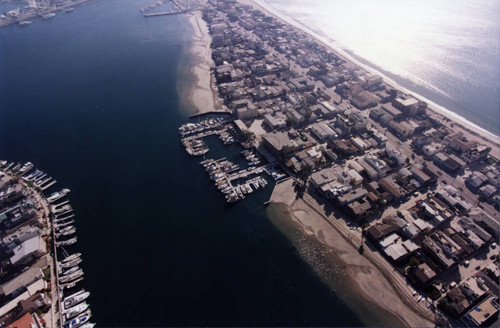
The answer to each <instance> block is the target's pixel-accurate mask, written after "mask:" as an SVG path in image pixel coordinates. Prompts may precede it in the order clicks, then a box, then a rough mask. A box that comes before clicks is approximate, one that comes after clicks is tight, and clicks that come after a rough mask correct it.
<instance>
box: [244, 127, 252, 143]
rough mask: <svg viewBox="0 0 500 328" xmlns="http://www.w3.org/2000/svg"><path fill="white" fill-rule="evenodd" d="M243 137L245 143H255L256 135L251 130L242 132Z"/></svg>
mask: <svg viewBox="0 0 500 328" xmlns="http://www.w3.org/2000/svg"><path fill="white" fill-rule="evenodd" d="M241 136H242V138H243V141H244V142H249V143H253V142H254V141H255V133H253V132H252V131H249V130H243V131H241Z"/></svg>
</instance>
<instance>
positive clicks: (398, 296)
mask: <svg viewBox="0 0 500 328" xmlns="http://www.w3.org/2000/svg"><path fill="white" fill-rule="evenodd" d="M292 182H293V180H291V179H290V180H288V181H286V182H284V183H280V184H278V185H277V186H276V190H275V192H274V194H273V197H272V203H271V205H270V207H269V209H268V215H269V217H270V219H271V221H272V222H273V223H274V224H275V225H276V226H277V228H278V229H280V231H282V232H283V233H284V234H285V235H286V236H287V237H288V238H289V239H290V240H291V241H292V242H293V243H294V245H295V247H297V250H298V251H299V253H300V254H301V255H302V256H303V258H304V259H305V260H306V261H307V262H308V263H309V264H310V265H311V267H312V268H313V270H314V271H315V272H316V273H317V274H318V276H319V277H321V278H322V280H323V281H324V282H325V283H326V284H327V285H328V286H329V287H331V288H332V290H333V291H335V292H336V293H337V294H338V295H339V296H340V297H341V298H342V299H343V300H344V301H345V302H346V304H347V305H348V306H349V307H350V308H351V309H352V310H353V311H354V312H356V313H357V314H358V315H359V317H360V319H361V320H362V321H363V322H365V323H366V325H368V326H380V325H382V326H402V325H403V326H410V327H431V326H434V325H433V323H432V321H431V320H432V318H433V314H432V312H431V311H430V310H428V309H427V308H426V307H425V305H424V303H423V302H420V303H417V298H416V297H413V295H412V292H413V290H412V289H411V287H409V286H408V284H407V283H406V281H405V279H404V278H403V277H402V276H401V275H400V274H399V273H398V272H395V271H394V269H393V267H392V266H391V265H389V263H387V261H386V260H385V259H384V258H382V257H381V256H380V254H378V252H374V251H372V250H371V249H370V247H369V245H367V244H365V246H364V252H363V255H361V254H360V253H359V251H358V250H359V246H360V245H361V231H360V229H357V230H356V228H355V227H354V226H353V227H350V226H348V222H349V221H347V220H345V219H343V218H342V217H341V215H340V214H339V213H336V212H335V211H334V209H333V208H332V207H330V206H328V205H327V204H319V203H318V202H317V201H316V200H315V199H314V198H313V197H312V196H311V195H309V194H307V193H306V194H305V195H304V197H303V198H302V199H297V198H296V193H295V191H294V188H293V186H292ZM324 213H328V215H325V214H324Z"/></svg>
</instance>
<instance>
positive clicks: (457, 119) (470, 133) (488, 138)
mask: <svg viewBox="0 0 500 328" xmlns="http://www.w3.org/2000/svg"><path fill="white" fill-rule="evenodd" d="M238 1H239V2H241V3H244V4H247V5H251V6H253V7H257V8H258V9H260V10H262V11H263V12H264V13H266V14H268V15H271V16H273V17H275V18H277V19H279V20H281V21H282V22H285V23H287V24H290V25H292V26H293V27H295V28H297V29H299V30H301V31H302V32H304V33H305V34H307V35H308V36H309V37H311V38H312V39H314V40H316V41H318V42H320V43H322V44H323V45H324V46H326V47H328V48H330V49H331V50H333V51H334V52H335V53H336V54H337V55H339V56H340V57H341V58H343V59H345V60H347V61H349V62H352V63H354V64H356V65H358V66H359V67H361V68H362V69H365V70H367V71H368V72H372V73H375V74H377V75H378V76H380V77H382V79H383V80H384V82H385V83H387V84H389V85H390V86H392V87H394V88H396V89H399V90H400V91H402V92H405V93H408V94H411V95H413V96H414V97H415V98H417V99H419V100H422V101H425V102H426V103H427V104H428V109H429V112H431V113H432V114H434V115H439V116H441V117H444V118H446V119H448V120H451V122H446V123H444V125H445V126H447V127H449V128H451V129H455V130H456V129H457V126H452V125H455V124H456V125H458V128H460V129H461V130H462V132H463V133H464V135H465V136H467V137H468V138H469V139H470V138H471V137H472V138H477V139H479V140H481V141H483V142H486V143H487V144H488V145H491V146H492V150H491V154H492V155H494V156H495V157H497V158H500V136H497V135H495V134H494V133H492V132H490V131H488V130H486V129H484V128H482V127H480V126H478V125H476V124H474V123H472V122H470V121H468V120H467V119H466V118H465V117H463V116H460V115H459V114H457V113H455V112H453V111H452V110H450V109H447V108H445V107H444V106H441V105H439V104H436V103H435V102H433V101H432V100H430V99H427V98H426V97H424V96H422V95H420V94H418V93H415V92H413V91H411V90H408V89H407V88H405V87H402V86H401V85H399V84H398V83H397V82H395V81H394V80H392V79H391V78H389V77H388V76H386V75H385V74H383V73H382V72H380V71H378V70H377V69H375V68H374V67H371V66H369V65H367V64H363V63H361V62H360V61H359V60H358V59H356V58H353V56H351V55H350V54H348V53H347V52H346V51H344V50H343V49H341V48H339V47H338V46H337V45H335V44H334V43H332V42H331V41H329V40H328V39H326V38H325V37H323V36H321V35H319V34H318V33H316V32H314V31H312V30H311V29H309V28H308V27H307V26H305V25H303V24H302V23H300V22H298V21H296V20H295V19H293V18H292V17H289V16H287V15H285V14H282V13H280V12H278V11H277V10H276V9H275V8H273V7H272V6H271V5H269V4H267V3H265V2H264V1H262V0H238Z"/></svg>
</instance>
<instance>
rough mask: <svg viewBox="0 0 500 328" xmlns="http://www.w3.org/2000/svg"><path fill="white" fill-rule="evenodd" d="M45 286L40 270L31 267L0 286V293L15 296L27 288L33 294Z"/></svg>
mask: <svg viewBox="0 0 500 328" xmlns="http://www.w3.org/2000/svg"><path fill="white" fill-rule="evenodd" d="M45 288H46V283H45V281H44V280H43V272H42V270H41V269H40V268H36V267H32V268H30V269H28V270H27V271H25V272H23V273H21V274H20V275H18V276H16V277H15V278H13V279H12V280H10V281H9V282H6V283H5V284H3V285H2V286H0V294H1V295H4V296H11V297H15V296H17V295H19V294H21V293H22V292H24V291H26V290H27V291H28V292H29V294H30V295H34V294H36V292H38V291H40V290H42V289H45Z"/></svg>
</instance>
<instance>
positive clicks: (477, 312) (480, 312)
mask: <svg viewBox="0 0 500 328" xmlns="http://www.w3.org/2000/svg"><path fill="white" fill-rule="evenodd" d="M497 315H498V297H495V296H494V295H489V296H488V297H486V298H485V299H484V300H483V301H482V302H481V303H479V304H478V305H476V306H475V307H473V308H472V309H471V310H470V311H469V312H467V314H466V315H465V318H466V319H467V320H468V321H469V322H470V323H472V325H473V326H474V327H480V326H481V327H485V326H488V322H489V323H490V324H491V323H493V322H494V321H495V320H496V319H495V318H496V317H497Z"/></svg>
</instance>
